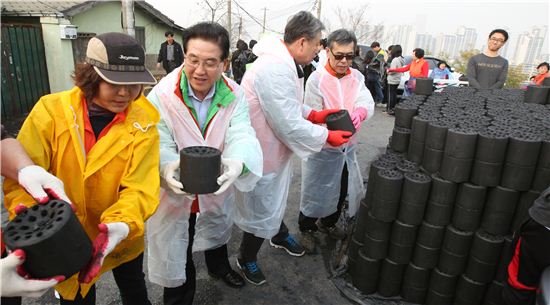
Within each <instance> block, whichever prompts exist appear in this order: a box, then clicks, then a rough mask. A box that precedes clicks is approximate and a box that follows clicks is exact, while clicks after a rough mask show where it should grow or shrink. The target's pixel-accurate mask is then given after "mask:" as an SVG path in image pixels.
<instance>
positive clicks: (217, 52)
mask: <svg viewBox="0 0 550 305" xmlns="http://www.w3.org/2000/svg"><path fill="white" fill-rule="evenodd" d="M183 47H184V49H185V56H186V60H185V64H184V65H183V67H182V68H179V69H178V70H177V73H172V74H170V75H168V76H167V77H165V78H163V79H162V80H161V81H160V83H159V84H158V85H156V86H155V87H154V88H153V89H152V90H151V93H149V95H148V96H147V98H148V99H149V100H150V101H151V103H153V105H154V106H155V107H156V108H157V109H158V110H159V112H160V117H161V121H160V123H159V127H158V129H159V133H160V139H161V141H160V156H161V157H160V174H161V178H162V179H161V181H162V189H161V197H160V198H161V199H160V201H161V202H160V206H159V209H158V211H157V212H156V213H155V215H153V216H152V217H151V219H149V221H148V222H147V240H148V242H149V243H148V245H147V249H148V261H147V263H148V268H149V273H148V276H149V279H150V281H151V282H153V283H156V284H158V285H161V286H163V287H164V288H163V290H164V296H163V298H164V305H182V304H192V303H193V299H194V295H195V290H196V288H195V287H196V270H195V265H194V262H193V251H204V257H205V262H206V267H207V269H208V273H209V275H210V276H212V277H213V278H217V279H222V280H223V281H224V282H225V283H226V284H227V285H228V286H230V287H233V288H240V287H242V286H243V285H244V284H245V282H244V279H243V278H242V277H241V276H240V275H239V273H237V272H236V271H234V270H233V269H232V268H231V265H230V264H229V260H228V253H227V243H228V242H229V238H230V237H231V228H232V226H233V221H232V219H231V215H232V211H233V208H234V205H235V187H237V188H238V189H239V190H241V191H244V192H246V191H250V190H252V188H254V185H255V184H256V181H258V180H259V179H260V177H261V175H262V152H261V148H260V144H259V143H258V139H257V138H256V137H255V133H254V129H252V126H251V125H250V118H249V116H248V103H247V101H246V98H245V95H244V92H243V91H242V89H241V88H240V87H239V85H238V84H237V83H236V82H234V81H232V80H231V79H229V78H226V77H225V76H223V75H222V72H223V70H224V68H225V67H226V66H228V65H229V59H228V56H229V32H228V31H227V30H226V29H225V28H224V27H222V26H221V25H219V24H218V23H214V22H201V23H197V24H195V25H193V26H191V27H189V28H187V30H186V31H185V39H184V44H183ZM190 146H208V147H214V148H216V149H218V150H220V151H221V152H222V159H221V162H222V165H223V174H222V175H221V176H220V177H218V180H217V182H218V184H219V185H220V188H219V189H218V190H217V191H216V192H214V193H213V194H200V195H197V194H188V193H186V192H184V191H183V190H182V188H183V185H182V183H181V182H180V181H179V180H180V174H179V168H180V151H181V150H182V149H184V148H186V147H190ZM193 174H197V175H200V174H203V173H193Z"/></svg>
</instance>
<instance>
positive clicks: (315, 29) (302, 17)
mask: <svg viewBox="0 0 550 305" xmlns="http://www.w3.org/2000/svg"><path fill="white" fill-rule="evenodd" d="M324 29H325V26H324V25H323V23H322V22H321V20H319V19H317V18H315V17H314V16H313V15H312V14H311V13H310V12H306V11H301V12H299V13H298V14H296V15H294V16H292V17H291V18H290V20H289V21H288V23H287V24H286V27H285V37H284V41H285V42H286V43H293V42H295V41H296V40H298V39H300V38H302V37H305V38H306V39H308V40H311V39H314V38H315V36H317V34H318V33H320V32H321V31H322V30H324Z"/></svg>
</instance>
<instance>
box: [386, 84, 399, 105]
mask: <svg viewBox="0 0 550 305" xmlns="http://www.w3.org/2000/svg"><path fill="white" fill-rule="evenodd" d="M398 86H399V84H397V85H392V84H388V110H393V108H395V105H397V87H398Z"/></svg>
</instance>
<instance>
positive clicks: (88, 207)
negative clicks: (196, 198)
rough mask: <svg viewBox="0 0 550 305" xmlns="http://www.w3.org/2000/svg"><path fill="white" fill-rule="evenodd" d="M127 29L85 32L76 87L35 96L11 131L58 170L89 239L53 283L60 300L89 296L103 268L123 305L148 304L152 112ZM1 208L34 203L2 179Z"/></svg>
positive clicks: (155, 194) (89, 300)
mask: <svg viewBox="0 0 550 305" xmlns="http://www.w3.org/2000/svg"><path fill="white" fill-rule="evenodd" d="M144 57H145V54H144V51H143V48H142V47H141V46H140V45H139V43H138V42H137V41H136V40H135V39H134V38H132V37H130V36H128V35H125V34H121V33H106V34H102V35H98V36H96V37H94V38H92V39H91V40H90V42H89V44H88V49H87V53H86V62H85V63H83V64H79V65H78V66H77V68H76V69H75V75H74V80H75V84H76V87H74V88H73V89H71V90H69V91H64V92H59V93H55V94H50V95H46V96H44V97H42V98H41V99H40V100H39V101H38V102H37V104H36V105H35V106H34V108H33V110H32V111H31V113H30V114H29V116H28V118H27V119H26V120H25V123H24V124H23V127H22V128H21V131H20V133H19V135H18V140H19V141H21V143H22V145H23V146H24V147H25V149H26V150H27V152H28V153H29V155H30V157H31V159H32V160H33V161H34V162H35V163H36V164H37V165H39V166H41V167H43V168H45V169H46V170H48V171H49V172H50V173H52V174H53V175H55V176H57V177H58V178H59V179H61V180H62V181H63V183H64V185H65V190H66V192H67V195H68V197H69V198H70V200H71V201H72V203H73V204H74V207H75V209H76V216H77V217H78V219H79V220H80V222H81V223H82V225H83V227H84V229H85V231H86V233H87V234H88V236H89V237H90V239H91V240H92V241H93V253H92V259H91V260H90V262H89V263H88V265H87V266H86V267H84V268H83V269H82V270H81V271H80V273H79V274H77V275H74V276H73V277H71V278H69V279H67V280H66V281H64V282H62V283H60V284H58V285H57V286H56V290H57V291H58V292H59V293H60V295H61V304H94V303H95V287H94V283H95V282H96V281H97V280H98V279H99V276H100V275H101V274H102V273H104V272H107V271H109V270H112V271H113V275H114V278H115V281H116V282H117V285H118V287H119V289H120V292H121V296H122V303H123V304H132V305H139V304H147V305H149V304H151V303H150V302H149V300H148V298H147V290H146V287H145V280H144V275H143V271H142V268H143V250H144V222H145V220H146V219H147V218H149V216H151V215H152V214H153V213H154V212H155V210H156V208H157V206H158V203H159V187H160V186H159V183H160V182H159V172H158V166H159V136H158V132H157V129H156V126H155V125H156V123H157V122H158V120H159V115H158V113H157V111H156V110H155V108H154V107H153V106H152V105H151V104H149V102H148V101H147V100H146V99H145V97H144V96H143V95H142V91H143V84H154V83H156V81H155V79H154V78H153V76H152V75H151V73H150V72H149V71H147V70H146V69H145V66H144V61H145V58H144ZM4 192H5V205H6V207H7V209H8V210H9V211H10V216H11V217H13V216H15V211H16V210H17V211H18V212H19V211H20V210H21V208H22V207H21V206H19V204H21V203H22V204H24V205H25V206H30V205H32V204H33V203H34V200H33V199H32V197H30V196H29V195H28V194H27V193H26V192H25V190H24V189H22V188H21V187H20V186H19V185H18V184H17V182H15V181H13V180H8V181H7V182H6V183H5V189H4Z"/></svg>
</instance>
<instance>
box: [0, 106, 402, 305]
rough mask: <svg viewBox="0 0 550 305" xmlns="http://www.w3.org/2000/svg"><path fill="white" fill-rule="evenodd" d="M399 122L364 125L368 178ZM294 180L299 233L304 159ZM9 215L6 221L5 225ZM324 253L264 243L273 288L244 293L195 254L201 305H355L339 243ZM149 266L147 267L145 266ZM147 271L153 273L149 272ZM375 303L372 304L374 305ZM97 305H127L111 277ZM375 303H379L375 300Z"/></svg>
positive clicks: (289, 219) (156, 296)
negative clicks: (291, 251) (340, 266)
mask: <svg viewBox="0 0 550 305" xmlns="http://www.w3.org/2000/svg"><path fill="white" fill-rule="evenodd" d="M393 121H394V119H393V117H391V116H388V115H386V114H385V113H382V112H381V110H380V108H377V109H376V113H375V115H374V117H373V118H372V119H371V120H370V121H368V122H366V123H364V124H363V128H362V129H361V130H360V133H359V141H360V142H359V149H358V156H359V161H360V164H361V169H362V172H363V175H364V176H365V175H366V174H367V173H368V167H369V164H370V163H371V162H372V161H373V160H374V159H375V158H376V156H377V155H378V154H380V153H381V152H383V151H384V150H385V147H386V145H387V143H388V138H389V136H390V135H391V132H392V128H393ZM294 161H295V162H294V176H293V183H292V184H291V190H290V195H289V199H288V204H287V209H286V214H285V223H286V224H287V225H288V227H289V229H290V232H291V233H297V232H298V223H297V221H298V212H299V201H300V180H301V177H300V176H301V169H300V162H299V160H298V159H295V160H294ZM4 211H5V210H3V212H2V220H3V223H4V222H5V216H6V215H5V213H4ZM241 235H242V232H241V231H240V230H239V229H238V228H236V227H235V228H234V230H233V235H232V238H231V241H230V243H229V255H230V258H229V259H230V262H231V264H232V266H233V267H234V268H235V269H236V266H235V260H236V257H237V251H238V246H239V243H240V241H241ZM318 237H319V238H318V241H319V244H320V251H318V253H317V254H313V255H306V256H303V257H291V256H289V255H287V254H286V252H284V251H283V250H280V249H275V248H273V247H271V246H269V243H268V242H264V245H263V246H262V249H261V250H260V253H259V256H258V264H259V266H260V267H261V269H262V271H263V272H264V274H265V275H266V278H267V283H266V284H264V285H262V286H259V287H258V286H254V285H250V284H247V285H246V286H245V287H243V288H242V289H233V288H229V287H228V286H226V285H225V284H224V283H223V282H221V281H217V280H214V279H212V278H210V277H209V276H208V273H207V271H206V266H205V264H204V255H203V254H202V253H195V254H194V258H195V263H196V265H197V292H196V295H195V302H194V303H195V304H197V305H206V304H208V305H229V304H265V305H267V304H270V305H271V304H320V305H321V304H326V305H329V304H338V305H345V304H353V303H352V302H351V301H349V300H348V298H346V297H344V296H343V295H342V294H341V293H340V290H339V289H337V287H336V285H335V283H337V284H338V283H339V284H341V285H342V284H344V283H343V282H342V281H333V280H331V278H330V277H331V272H330V267H329V262H330V260H331V257H332V254H333V250H334V248H335V245H336V243H335V242H334V241H332V240H330V239H329V238H327V237H326V236H322V235H318ZM145 263H146V262H145ZM144 270H147V268H145V269H144ZM148 294H149V299H150V300H151V302H152V304H154V305H157V304H162V288H161V287H160V286H157V285H155V284H151V283H148ZM369 303H370V302H369ZM382 303H384V304H392V303H393V302H391V301H390V302H382ZM23 304H25V305H37V304H44V305H53V304H59V303H58V301H57V300H56V299H55V297H54V293H53V290H52V291H48V292H47V293H46V294H45V295H43V296H42V297H41V298H39V299H25V300H23ZM97 304H100V305H114V304H121V300H120V296H119V293H118V288H117V286H116V284H115V282H114V279H113V277H112V275H111V274H110V273H108V274H105V275H104V276H103V277H102V278H101V280H100V281H99V282H98V284H97ZM370 304H379V302H377V301H376V300H373V302H372V303H370Z"/></svg>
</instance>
